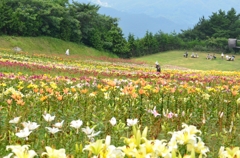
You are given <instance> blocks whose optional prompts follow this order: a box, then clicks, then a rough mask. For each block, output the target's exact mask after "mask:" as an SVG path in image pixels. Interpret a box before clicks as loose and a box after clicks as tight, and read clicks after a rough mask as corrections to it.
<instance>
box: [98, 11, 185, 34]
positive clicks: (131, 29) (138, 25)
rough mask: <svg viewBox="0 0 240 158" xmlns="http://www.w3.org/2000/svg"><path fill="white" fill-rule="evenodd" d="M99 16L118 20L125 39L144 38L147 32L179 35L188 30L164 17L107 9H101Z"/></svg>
mask: <svg viewBox="0 0 240 158" xmlns="http://www.w3.org/2000/svg"><path fill="white" fill-rule="evenodd" d="M99 14H105V15H108V16H111V17H113V18H118V19H119V22H118V24H119V27H121V28H122V30H123V33H124V35H125V37H127V36H128V35H129V33H132V34H134V35H135V36H136V37H139V38H142V37H144V35H145V34H146V32H147V31H149V32H152V33H153V34H155V33H157V32H158V31H162V32H164V33H171V32H176V33H178V32H180V30H181V29H183V28H184V29H186V28H187V27H186V26H183V25H180V24H177V23H174V22H172V21H170V20H168V19H166V18H163V17H150V16H148V15H146V14H131V13H127V12H121V11H117V10H115V9H112V8H106V7H101V8H100V10H99Z"/></svg>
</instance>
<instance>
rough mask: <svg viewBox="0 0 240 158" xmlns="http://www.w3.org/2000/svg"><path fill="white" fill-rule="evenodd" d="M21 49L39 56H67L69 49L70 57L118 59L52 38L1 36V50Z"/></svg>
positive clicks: (108, 54)
mask: <svg viewBox="0 0 240 158" xmlns="http://www.w3.org/2000/svg"><path fill="white" fill-rule="evenodd" d="M14 47H20V48H21V49H22V50H23V51H24V52H28V53H39V54H48V55H49V54H51V55H52V54H54V55H60V56H61V55H65V52H66V50H67V49H69V50H70V55H74V56H76V55H79V56H108V57H116V56H115V55H112V54H110V53H106V52H101V51H97V50H95V49H93V48H89V47H86V46H84V45H81V44H76V43H72V42H65V41H63V40H60V39H56V38H51V37H15V36H0V49H10V50H12V49H13V48H14Z"/></svg>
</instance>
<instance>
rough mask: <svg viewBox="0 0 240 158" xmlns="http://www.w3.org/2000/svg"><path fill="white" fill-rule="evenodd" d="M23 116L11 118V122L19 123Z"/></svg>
mask: <svg viewBox="0 0 240 158" xmlns="http://www.w3.org/2000/svg"><path fill="white" fill-rule="evenodd" d="M20 118H21V116H19V117H15V118H14V119H12V120H10V121H9V123H13V124H17V123H18V122H19V121H20Z"/></svg>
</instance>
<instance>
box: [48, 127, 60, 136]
mask: <svg viewBox="0 0 240 158" xmlns="http://www.w3.org/2000/svg"><path fill="white" fill-rule="evenodd" d="M45 128H46V129H48V132H50V133H52V134H55V133H57V132H59V131H61V130H59V129H58V128H55V127H53V128H51V127H45Z"/></svg>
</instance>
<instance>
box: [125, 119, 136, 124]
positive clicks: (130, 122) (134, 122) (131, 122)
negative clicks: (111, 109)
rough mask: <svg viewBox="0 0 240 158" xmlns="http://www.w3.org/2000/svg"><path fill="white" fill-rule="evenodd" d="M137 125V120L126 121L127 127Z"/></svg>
mask: <svg viewBox="0 0 240 158" xmlns="http://www.w3.org/2000/svg"><path fill="white" fill-rule="evenodd" d="M137 123H138V119H127V125H128V126H134V125H136V124H137Z"/></svg>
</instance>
